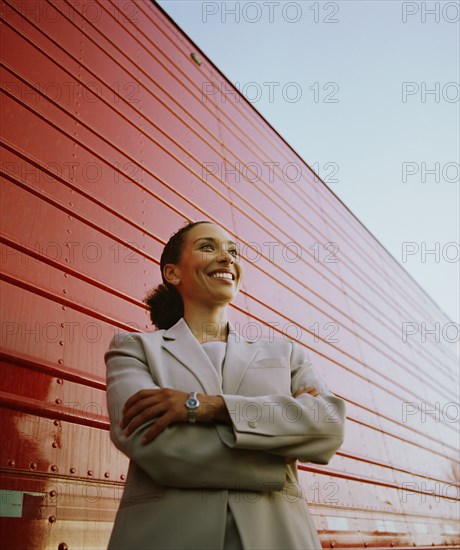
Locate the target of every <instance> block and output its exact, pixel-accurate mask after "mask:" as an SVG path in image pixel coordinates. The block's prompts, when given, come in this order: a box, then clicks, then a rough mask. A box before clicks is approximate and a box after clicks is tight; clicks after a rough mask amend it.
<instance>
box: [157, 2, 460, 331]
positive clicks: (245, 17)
mask: <svg viewBox="0 0 460 550" xmlns="http://www.w3.org/2000/svg"><path fill="white" fill-rule="evenodd" d="M158 4H160V5H161V6H162V7H163V9H164V10H165V11H166V12H167V13H168V14H169V15H170V16H171V17H172V19H174V21H175V22H176V23H177V24H178V25H179V26H180V27H181V28H182V29H183V31H184V32H185V33H186V34H187V35H188V36H189V37H190V38H191V39H192V40H193V41H194V42H195V43H196V44H197V45H198V46H199V47H200V48H201V50H202V51H203V52H204V53H205V54H206V55H207V57H208V58H209V59H211V61H213V63H214V64H215V65H216V66H217V67H218V68H219V69H220V70H221V72H222V73H223V74H224V75H225V76H226V77H227V78H228V79H229V80H230V81H231V82H232V83H233V84H235V85H236V83H239V84H238V85H237V86H239V88H240V89H242V90H243V92H245V93H246V95H247V96H248V99H251V100H252V101H251V102H252V103H253V105H254V107H255V108H256V109H258V110H259V111H260V112H261V113H262V114H263V116H264V117H265V118H266V119H267V120H268V122H269V123H270V124H271V125H272V126H273V127H274V128H275V129H276V130H277V131H278V132H279V133H280V134H281V135H282V136H283V137H284V138H285V139H286V141H287V142H288V143H289V144H290V145H291V146H292V147H293V148H294V149H295V150H296V151H297V152H298V153H299V155H300V156H301V157H302V158H303V159H304V160H305V161H306V162H307V163H308V164H310V165H311V166H312V165H314V164H315V163H318V164H317V165H316V168H318V167H319V175H320V176H321V177H322V178H323V179H324V180H325V182H326V184H327V185H328V186H329V187H330V188H331V189H332V190H333V191H334V193H336V194H337V195H338V196H339V197H340V198H341V200H342V201H343V202H344V203H345V204H346V205H347V206H348V207H349V208H350V210H351V211H352V212H353V213H354V214H355V215H356V216H357V217H358V218H359V219H360V220H361V221H362V222H363V224H364V225H365V226H366V227H367V228H368V229H369V230H370V231H371V232H372V233H373V234H374V235H375V236H376V237H377V239H378V240H379V241H380V242H381V243H382V245H383V246H385V247H386V249H387V250H388V251H389V252H390V253H391V254H392V255H393V256H394V257H395V258H396V259H397V260H398V261H399V262H400V263H402V265H404V267H405V269H406V270H407V271H408V272H409V273H410V274H411V275H412V276H413V277H414V279H415V280H416V281H417V282H418V283H419V284H420V285H421V286H422V287H423V288H424V289H425V290H426V291H427V292H428V294H429V295H430V296H431V297H432V298H433V299H434V301H435V302H436V303H437V304H438V305H439V306H440V308H441V309H442V310H443V311H444V312H445V313H446V314H447V315H448V316H449V317H450V319H451V320H453V321H455V322H457V323H458V322H459V321H460V311H459V303H460V296H459V285H460V283H459V278H460V262H459V261H458V253H459V252H458V242H459V234H460V218H459V210H460V194H459V172H458V164H459V160H460V159H459V150H460V145H459V137H460V127H459V126H460V123H459V118H460V115H459V80H460V76H459V65H460V61H459V49H460V37H459V28H460V25H459V22H458V21H459V13H460V7H459V2H400V1H397V0H385V1H375V0H372V1H367V0H360V1H341V0H339V1H336V2H310V1H298V2H289V1H283V0H278V1H273V2H265V1H260V2H254V1H253V2H244V1H240V2H215V1H210V2H204V1H201V0H197V1H195V0H184V1H183V0H159V1H158ZM225 5H226V8H227V10H225ZM423 5H425V9H428V10H430V9H431V10H433V13H428V12H424V9H423ZM232 10H236V14H235V13H233V14H232V13H231V11H232ZM238 16H239V22H236V21H235V19H236V17H238ZM327 20H329V21H331V22H327ZM403 20H405V22H404V21H403ZM333 21H335V22H333ZM264 82H277V83H279V84H280V85H279V86H276V87H274V88H273V96H272V97H270V94H269V87H268V86H266V85H264V84H263V83H264ZM250 83H253V84H250ZM288 83H294V84H291V85H290V86H288V87H286V88H285V93H284V94H283V92H282V90H283V87H284V86H286V84H288ZM315 83H318V84H315ZM327 83H332V84H329V85H328V87H327V88H326V89H323V88H324V86H325V85H326V84H327ZM403 83H412V84H405V85H404V84H403ZM312 86H313V89H310V87H312ZM403 87H404V88H405V90H406V96H405V101H403ZM315 89H316V90H318V91H319V97H316V98H315ZM424 89H425V90H427V91H428V90H429V89H433V90H439V97H436V95H435V94H429V93H427V94H425V93H424ZM298 90H300V93H301V97H300V98H299V99H298V100H297V101H292V99H293V98H295V95H294V94H295V93H296V91H298ZM257 94H259V96H260V97H259V98H258V100H257V101H255V98H256V95H257ZM329 94H332V95H330V99H337V100H338V101H337V102H327V101H324V100H325V99H326V97H327V96H328V95H329ZM289 99H291V101H289ZM315 99H316V101H315ZM326 163H332V164H330V165H328V166H325V165H326ZM409 163H410V164H409ZM423 163H425V164H424V166H426V169H427V170H433V169H434V170H436V169H437V167H439V181H435V179H436V176H435V175H434V174H430V173H429V172H427V173H426V174H425V175H424V176H423V174H422V169H423V166H422V164H423ZM436 163H438V164H436ZM334 167H335V169H338V172H337V174H336V175H335V176H334V177H335V179H337V180H338V181H337V182H333V181H330V179H331V178H330V176H329V178H328V174H329V175H330V174H331V173H332V170H333V169H334ZM403 170H405V173H406V175H405V177H403ZM404 179H405V180H406V181H404ZM423 179H425V181H423ZM404 242H407V243H414V244H413V245H409V246H412V249H418V250H419V251H420V252H418V253H415V254H413V255H410V256H408V257H407V259H406V260H407V261H406V262H404V263H403V261H402V247H403V243H404ZM423 243H426V244H423ZM436 243H438V244H436ZM448 243H456V244H455V245H450V246H446V245H448ZM423 247H426V249H427V250H428V249H434V248H435V247H438V248H439V251H440V254H439V258H435V256H434V255H433V254H431V255H427V256H426V257H425V258H423V256H422V254H421V251H422V249H423ZM456 255H457V261H452V259H455V257H456ZM423 260H425V261H423ZM437 260H439V261H437Z"/></svg>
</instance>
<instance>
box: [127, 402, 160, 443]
mask: <svg viewBox="0 0 460 550" xmlns="http://www.w3.org/2000/svg"><path fill="white" fill-rule="evenodd" d="M165 412H166V407H165V406H164V405H163V404H162V403H157V404H155V405H153V406H151V407H149V408H147V409H145V410H143V411H142V412H141V413H140V414H138V415H137V416H135V417H134V418H133V419H132V420H131V421H130V422H129V423H128V424H127V426H126V428H125V429H124V434H125V435H126V437H129V436H130V435H131V434H132V433H133V432H135V431H136V430H137V428H139V427H140V426H142V425H143V424H145V423H146V422H149V421H150V420H155V419H157V418H159V417H161V416H162V415H164V414H165Z"/></svg>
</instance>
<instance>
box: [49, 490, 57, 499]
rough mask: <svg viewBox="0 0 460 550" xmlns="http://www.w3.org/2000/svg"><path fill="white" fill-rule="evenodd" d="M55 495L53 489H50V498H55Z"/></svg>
mask: <svg viewBox="0 0 460 550" xmlns="http://www.w3.org/2000/svg"><path fill="white" fill-rule="evenodd" d="M56 495H57V493H56V491H55V490H54V489H52V490H51V491H50V497H55V496H56Z"/></svg>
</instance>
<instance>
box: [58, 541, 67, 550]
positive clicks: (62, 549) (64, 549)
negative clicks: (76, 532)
mask: <svg viewBox="0 0 460 550" xmlns="http://www.w3.org/2000/svg"><path fill="white" fill-rule="evenodd" d="M58 550H69V547H68V546H67V544H66V543H65V542H61V544H60V545H59V546H58Z"/></svg>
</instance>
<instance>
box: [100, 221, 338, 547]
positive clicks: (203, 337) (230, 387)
mask: <svg viewBox="0 0 460 550" xmlns="http://www.w3.org/2000/svg"><path fill="white" fill-rule="evenodd" d="M160 268H161V274H162V279H163V283H164V284H162V285H159V286H158V287H157V288H156V289H155V290H154V291H153V292H152V293H150V295H149V296H148V297H147V298H146V303H147V304H148V305H149V307H150V311H151V318H152V322H153V324H154V325H155V326H156V327H157V329H158V330H156V331H154V332H152V333H144V334H140V333H139V334H138V333H124V334H118V335H116V336H115V337H114V338H113V339H112V342H111V344H110V348H109V350H108V351H107V353H106V355H105V358H106V363H107V399H108V409H109V411H110V414H111V438H112V441H113V442H114V444H115V445H116V446H117V447H118V448H119V449H120V450H121V451H122V452H123V453H125V454H126V455H127V456H128V457H129V458H130V459H131V461H130V466H129V471H128V476H127V480H126V486H125V490H124V493H123V497H122V500H121V503H120V508H119V511H118V513H117V516H116V521H115V525H114V528H113V532H112V536H111V539H110V543H109V548H110V549H111V550H115V549H125V550H132V549H136V550H142V549H161V550H164V549H172V550H179V549H183V550H195V549H196V550H203V549H210V550H217V549H225V550H227V549H228V550H230V549H235V550H236V549H250V548H253V549H256V548H257V549H264V550H265V549H271V548H273V549H282V550H287V549H294V548H296V549H302V550H305V549H315V550H316V549H319V548H321V544H320V541H319V538H318V535H317V532H316V530H315V527H314V523H313V520H312V517H311V514H310V511H309V510H308V506H307V504H306V501H305V496H304V495H303V494H302V491H301V490H300V486H299V484H298V480H297V468H296V460H297V459H299V460H303V461H310V462H315V463H319V464H327V463H328V462H329V460H330V459H331V457H332V456H333V455H334V453H335V452H336V451H337V449H338V448H339V447H340V445H341V444H342V442H343V433H344V419H345V405H344V401H343V400H341V399H339V398H338V397H336V396H334V395H333V394H332V393H331V392H329V390H328V389H327V387H326V386H325V384H324V382H323V381H322V380H321V379H320V378H319V377H318V375H317V374H316V372H315V371H314V369H313V367H312V365H311V362H310V361H309V359H308V357H307V355H306V354H305V352H304V350H303V349H302V347H301V346H299V345H298V344H296V343H293V342H288V341H284V340H281V339H280V340H274V341H268V340H259V341H247V340H245V339H244V338H243V337H242V336H241V335H240V334H238V332H237V331H236V330H235V329H234V327H233V325H232V324H231V323H230V322H229V320H228V318H227V306H228V304H229V303H230V302H231V301H232V300H233V299H234V298H235V296H236V294H237V292H238V290H239V288H240V286H241V281H242V277H243V269H242V265H241V261H240V259H239V257H238V251H237V248H236V244H235V243H233V242H232V241H231V240H230V239H229V237H228V235H227V234H226V233H225V231H224V230H223V229H222V228H221V227H219V226H217V225H215V224H213V223H211V222H196V223H191V224H188V225H186V226H185V227H182V228H181V229H180V230H179V231H178V232H177V233H175V234H174V235H173V236H172V237H171V238H170V240H169V242H168V243H167V244H166V246H165V248H164V251H163V253H162V256H161V260H160ZM117 413H119V414H117ZM120 418H121V422H120Z"/></svg>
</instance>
